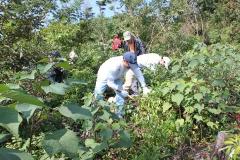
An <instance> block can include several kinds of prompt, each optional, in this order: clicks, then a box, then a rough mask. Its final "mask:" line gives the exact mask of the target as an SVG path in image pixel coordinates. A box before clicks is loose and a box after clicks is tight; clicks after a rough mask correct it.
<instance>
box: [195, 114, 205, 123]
mask: <svg viewBox="0 0 240 160" xmlns="http://www.w3.org/2000/svg"><path fill="white" fill-rule="evenodd" d="M193 118H195V119H196V120H197V121H198V122H199V121H202V120H203V117H202V116H199V115H197V114H195V115H194V116H193Z"/></svg>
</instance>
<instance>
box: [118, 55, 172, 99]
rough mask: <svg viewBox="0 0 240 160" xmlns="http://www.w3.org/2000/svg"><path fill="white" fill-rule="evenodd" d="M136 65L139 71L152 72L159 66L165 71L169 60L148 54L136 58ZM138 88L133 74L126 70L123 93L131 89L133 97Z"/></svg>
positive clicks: (136, 93)
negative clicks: (146, 70) (146, 69)
mask: <svg viewBox="0 0 240 160" xmlns="http://www.w3.org/2000/svg"><path fill="white" fill-rule="evenodd" d="M137 63H138V66H139V67H140V68H141V69H144V68H148V69H150V70H153V71H154V70H156V68H157V66H159V65H162V66H164V67H165V68H166V69H168V66H169V65H170V63H171V60H170V58H169V57H162V56H160V55H158V54H156V53H148V54H142V55H139V56H138V57H137ZM138 88H139V87H138V81H137V80H136V78H135V76H134V74H133V72H132V71H131V70H128V71H127V73H126V76H125V83H124V85H123V89H124V90H125V91H129V90H130V89H131V90H132V91H133V95H138V93H139V89H138Z"/></svg>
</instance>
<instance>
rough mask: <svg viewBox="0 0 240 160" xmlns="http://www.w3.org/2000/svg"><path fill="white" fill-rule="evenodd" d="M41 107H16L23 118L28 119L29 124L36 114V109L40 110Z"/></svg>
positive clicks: (20, 105)
mask: <svg viewBox="0 0 240 160" xmlns="http://www.w3.org/2000/svg"><path fill="white" fill-rule="evenodd" d="M40 108H41V107H39V106H36V105H32V104H17V105H16V108H15V109H16V110H17V111H18V112H21V113H22V116H23V117H24V118H25V119H27V121H28V122H29V119H30V118H31V117H32V115H33V113H34V112H35V110H36V109H40Z"/></svg>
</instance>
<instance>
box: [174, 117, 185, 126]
mask: <svg viewBox="0 0 240 160" xmlns="http://www.w3.org/2000/svg"><path fill="white" fill-rule="evenodd" d="M175 124H176V126H178V127H181V126H183V125H184V119H182V118H181V119H177V120H176V121H175Z"/></svg>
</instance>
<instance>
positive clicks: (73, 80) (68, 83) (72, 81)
mask: <svg viewBox="0 0 240 160" xmlns="http://www.w3.org/2000/svg"><path fill="white" fill-rule="evenodd" d="M65 83H66V84H67V85H70V86H71V85H73V84H83V85H87V84H88V83H86V82H85V81H81V80H77V79H67V80H65Z"/></svg>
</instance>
